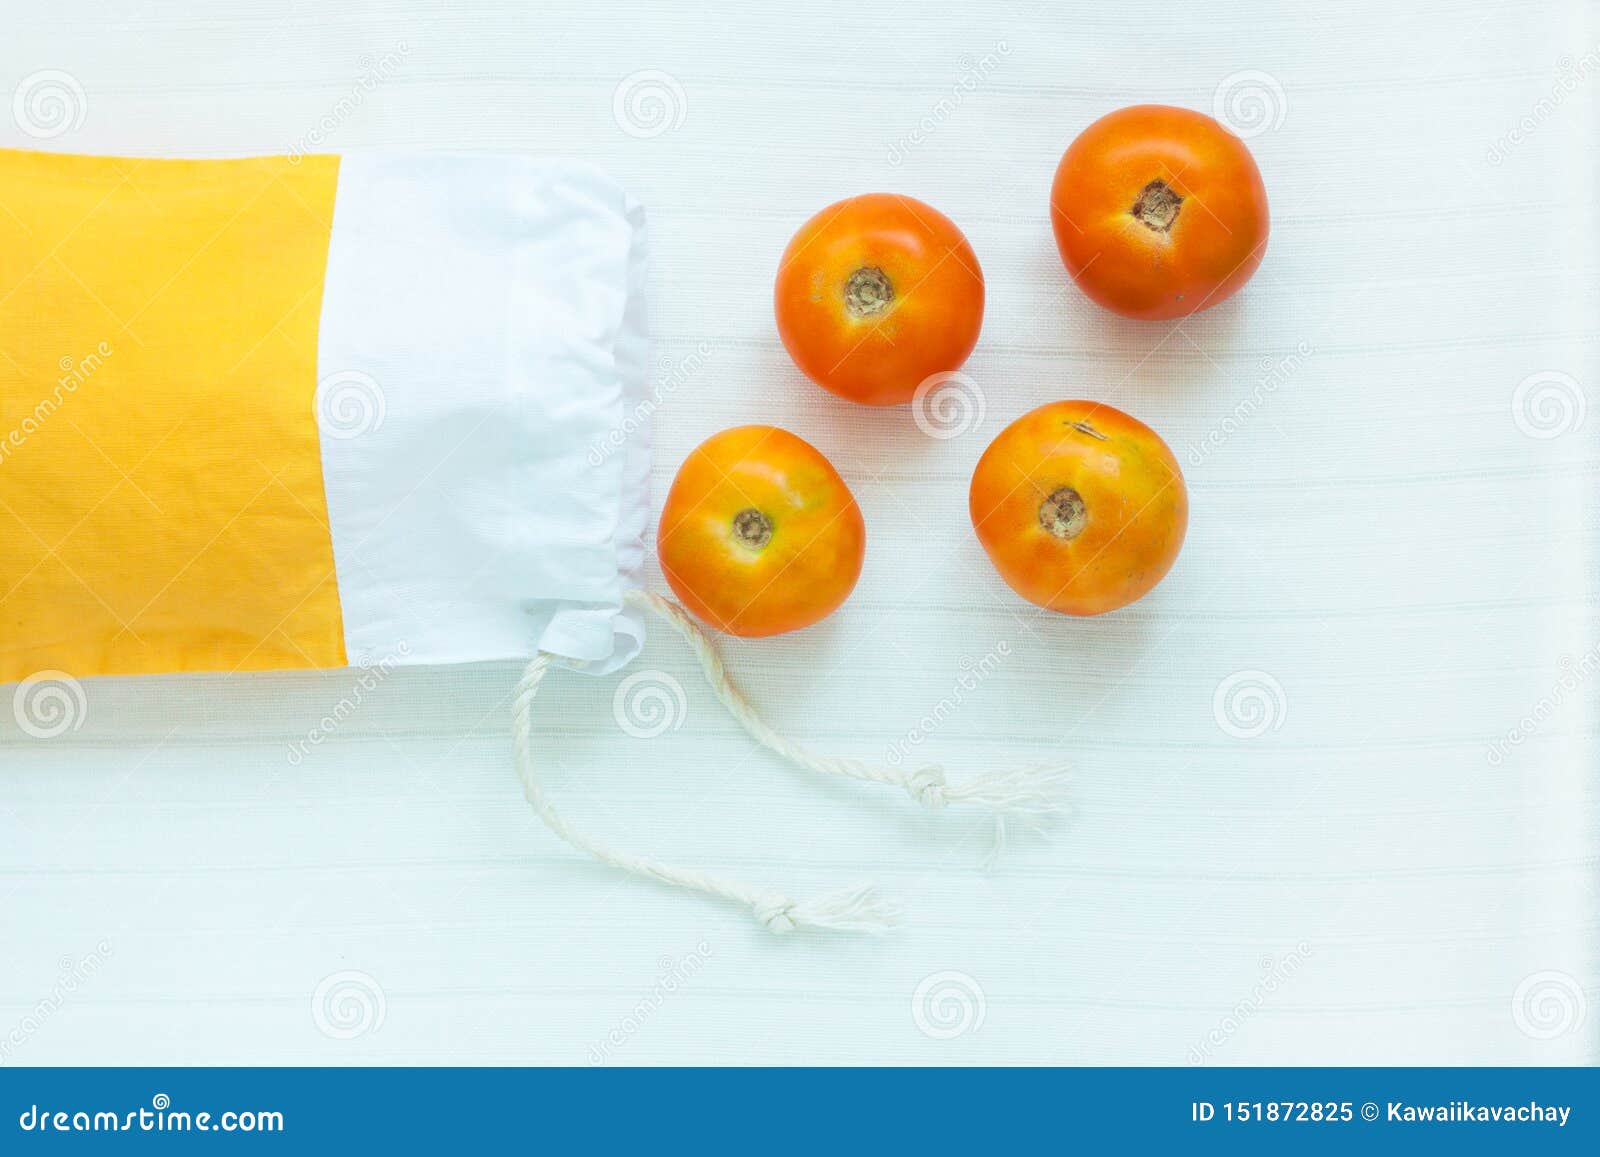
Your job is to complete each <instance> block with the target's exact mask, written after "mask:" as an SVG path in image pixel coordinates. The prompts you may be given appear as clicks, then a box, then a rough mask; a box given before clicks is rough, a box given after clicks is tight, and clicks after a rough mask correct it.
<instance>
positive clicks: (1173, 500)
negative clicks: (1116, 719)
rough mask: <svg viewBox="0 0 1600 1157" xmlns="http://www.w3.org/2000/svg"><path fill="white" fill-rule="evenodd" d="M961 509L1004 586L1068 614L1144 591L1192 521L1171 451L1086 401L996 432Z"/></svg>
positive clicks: (1096, 609) (1103, 607) (1042, 410)
mask: <svg viewBox="0 0 1600 1157" xmlns="http://www.w3.org/2000/svg"><path fill="white" fill-rule="evenodd" d="M967 505H968V510H969V512H970V513H971V515H972V526H973V529H974V530H976V531H977V532H978V541H979V542H981V543H982V544H983V549H984V550H985V551H986V552H987V553H988V555H989V560H990V561H991V562H993V563H994V565H995V569H996V570H998V571H999V572H1000V577H1001V578H1003V579H1005V581H1006V583H1007V584H1008V585H1009V586H1010V587H1011V589H1012V590H1014V591H1016V592H1017V594H1019V595H1021V596H1022V597H1023V598H1025V599H1027V600H1028V601H1029V602H1030V603H1034V604H1036V605H1038V606H1041V607H1047V608H1049V609H1050V610H1052V611H1061V612H1063V613H1065V614H1069V615H1098V614H1101V613H1103V612H1105V611H1114V610H1116V609H1117V608H1118V607H1122V606H1126V605H1127V604H1129V603H1131V602H1133V601H1134V600H1135V599H1137V598H1140V597H1142V596H1143V595H1145V594H1147V593H1148V592H1149V591H1150V589H1151V588H1152V587H1154V586H1155V585H1156V583H1158V582H1160V581H1161V579H1162V578H1163V577H1164V576H1165V575H1166V573H1167V572H1168V571H1169V570H1171V569H1172V564H1173V562H1174V561H1176V559H1177V557H1178V548H1179V547H1181V546H1182V545H1183V535H1184V531H1185V530H1186V529H1187V528H1188V525H1189V492H1188V489H1187V488H1186V487H1185V486H1184V484H1183V472H1182V471H1181V470H1179V469H1178V460H1177V459H1176V458H1174V457H1173V456H1172V451H1171V450H1170V449H1168V448H1167V444H1166V443H1165V442H1163V441H1162V440H1161V438H1160V437H1159V436H1158V435H1157V434H1156V432H1155V431H1154V430H1152V429H1150V427H1149V426H1146V425H1145V424H1144V423H1143V422H1140V421H1138V420H1137V419H1135V418H1131V417H1129V416H1128V415H1127V414H1124V413H1123V412H1122V411H1121V410H1114V409H1112V408H1111V407H1110V406H1103V405H1098V404H1096V403H1094V402H1051V403H1050V404H1049V405H1046V406H1040V407H1039V408H1038V409H1037V410H1034V411H1033V412H1032V413H1029V414H1024V415H1023V416H1022V417H1020V418H1018V419H1017V420H1016V421H1015V422H1013V423H1011V425H1009V426H1007V427H1006V428H1005V429H1004V430H1002V431H1001V432H1000V436H999V437H997V438H996V439H995V440H994V441H993V442H991V443H990V444H989V448H988V449H987V450H985V451H984V452H983V457H982V458H980V459H979V460H978V467H977V469H976V470H975V471H974V472H973V475H972V488H971V490H970V491H969V492H968V496H967Z"/></svg>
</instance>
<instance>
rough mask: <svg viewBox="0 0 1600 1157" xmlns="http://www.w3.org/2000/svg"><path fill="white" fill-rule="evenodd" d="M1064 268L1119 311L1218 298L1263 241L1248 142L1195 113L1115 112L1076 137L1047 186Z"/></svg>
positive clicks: (1262, 193)
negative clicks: (1065, 265)
mask: <svg viewBox="0 0 1600 1157" xmlns="http://www.w3.org/2000/svg"><path fill="white" fill-rule="evenodd" d="M1050 221H1051V224H1052V225H1053V226H1054V228H1055V234H1056V245H1057V246H1058V247H1059V248H1060V250H1061V259H1062V260H1063V261H1065V262H1066V263H1067V271H1068V272H1069V273H1071V274H1072V278H1073V280H1074V281H1076V282H1077V283H1078V285H1079V287H1081V288H1082V289H1083V291H1084V292H1085V293H1087V294H1088V295H1089V296H1090V297H1091V298H1093V299H1094V300H1095V301H1097V302H1099V303H1100V304H1101V305H1103V306H1105V307H1106V308H1107V309H1109V310H1112V311H1113V312H1116V313H1120V314H1122V315H1123V316H1125V317H1137V318H1145V319H1155V318H1168V317H1186V316H1187V315H1189V314H1191V313H1197V312H1199V311H1200V310H1202V309H1209V308H1210V307H1211V306H1213V305H1216V304H1218V303H1219V302H1222V301H1226V300H1227V299H1228V298H1229V297H1231V296H1232V295H1233V294H1234V293H1236V292H1237V291H1238V290H1239V289H1240V287H1241V286H1243V285H1244V283H1245V282H1247V281H1249V280H1250V275H1251V274H1253V273H1254V272H1255V271H1256V267H1257V266H1258V265H1260V264H1261V258H1262V255H1263V254H1264V253H1265V252H1266V249H1267V228H1268V215H1267V190H1266V186H1264V185H1263V184H1262V183H1261V171H1260V170H1259V169H1257V168H1256V163H1255V160H1254V158H1252V157H1251V156H1250V150H1249V149H1247V148H1245V146H1244V142H1243V141H1241V140H1240V139H1239V138H1238V137H1236V136H1234V135H1233V134H1232V133H1230V132H1229V131H1228V130H1227V129H1225V128H1223V127H1222V126H1221V125H1220V124H1218V123H1217V122H1216V121H1214V120H1212V119H1211V118H1210V117H1208V116H1205V115H1204V114H1202V113H1197V112H1191V111H1190V110H1189V109H1184V108H1168V107H1166V106H1165V105H1155V104H1143V105H1135V106H1134V107H1132V108H1125V109H1120V110H1118V111H1117V112H1114V113H1110V114H1108V115H1106V116H1103V117H1101V118H1100V119H1099V120H1097V121H1095V122H1094V124H1092V125H1090V126H1089V127H1088V128H1086V129H1084V130H1083V132H1082V133H1081V134H1080V135H1079V136H1078V139H1077V140H1075V141H1073V142H1072V145H1071V146H1070V147H1069V148H1068V149H1067V152H1066V155H1065V156H1063V157H1062V158H1061V164H1060V166H1059V167H1058V168H1057V169H1056V179H1055V184H1054V185H1053V186H1052V187H1051V189H1050Z"/></svg>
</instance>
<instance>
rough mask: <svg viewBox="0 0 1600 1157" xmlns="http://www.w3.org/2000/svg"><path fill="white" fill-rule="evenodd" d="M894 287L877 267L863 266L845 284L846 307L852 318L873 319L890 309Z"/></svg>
mask: <svg viewBox="0 0 1600 1157" xmlns="http://www.w3.org/2000/svg"><path fill="white" fill-rule="evenodd" d="M893 300H894V285H893V283H891V282H890V280H889V275H888V274H886V273H885V272H884V271H883V270H881V269H879V268H878V267H877V266H876V265H863V266H862V267H861V268H860V269H858V270H856V271H855V272H854V273H852V274H851V275H850V280H848V281H846V282H845V283H844V307H845V310H846V311H847V312H848V313H849V314H850V316H851V317H856V318H861V317H872V316H873V315H874V314H879V313H882V312H883V311H884V310H886V309H888V308H889V303H890V302H892V301H893Z"/></svg>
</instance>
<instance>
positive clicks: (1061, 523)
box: [1039, 486, 1089, 539]
mask: <svg viewBox="0 0 1600 1157" xmlns="http://www.w3.org/2000/svg"><path fill="white" fill-rule="evenodd" d="M1039 525H1040V526H1042V527H1044V528H1045V529H1046V530H1048V531H1049V532H1050V533H1051V534H1053V535H1055V536H1056V537H1057V538H1060V539H1072V538H1077V537H1078V535H1080V534H1082V533H1083V528H1084V527H1085V526H1087V525H1089V508H1088V507H1087V506H1086V505H1084V501H1083V495H1081V494H1079V493H1078V492H1077V491H1076V490H1074V489H1073V488H1072V487H1070V486H1061V487H1058V488H1057V489H1055V490H1053V491H1051V492H1050V496H1049V497H1048V498H1046V499H1045V500H1044V501H1043V502H1041V503H1039Z"/></svg>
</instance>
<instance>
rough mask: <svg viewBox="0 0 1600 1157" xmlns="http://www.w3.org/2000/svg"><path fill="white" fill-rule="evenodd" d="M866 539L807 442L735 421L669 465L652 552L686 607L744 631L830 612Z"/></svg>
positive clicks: (761, 631)
mask: <svg viewBox="0 0 1600 1157" xmlns="http://www.w3.org/2000/svg"><path fill="white" fill-rule="evenodd" d="M866 541H867V528H866V523H865V522H864V521H863V520H862V518H861V508H860V507H859V506H857V505H856V500H855V496H854V495H852V494H851V493H850V488H849V487H848V486H846V485H845V483H844V479H842V478H840V477H839V474H838V471H836V470H835V469H834V468H833V465H832V464H831V463H830V462H829V461H828V460H827V459H826V458H824V457H823V456H822V453H821V452H820V451H819V450H817V448H816V447H815V446H813V445H811V443H809V442H807V441H805V440H804V439H801V438H797V437H795V436H794V435H793V434H791V433H789V432H788V431H787V430H780V429H778V428H777V427H776V426H737V427H735V428H733V429H731V430H724V431H722V433H720V434H714V435H712V436H711V437H710V438H707V439H706V440H705V441H704V442H702V443H701V444H700V445H699V446H697V447H696V448H695V450H694V451H693V452H692V453H691V454H690V455H689V457H688V459H687V460H686V461H685V462H684V464H683V465H682V466H681V467H679V469H678V475H677V477H676V478H674V479H673V480H672V489H671V490H670V491H668V493H667V501H666V504H665V505H664V506H663V507H662V510H661V524H660V526H659V528H658V529H657V531H656V557H657V558H659V559H660V561H661V570H662V573H663V574H664V575H666V579H667V584H668V585H669V586H671V587H672V590H673V592H674V593H675V594H676V595H677V596H678V599H679V601H681V602H682V603H683V605H684V606H686V607H688V608H689V610H690V611H691V612H692V613H693V614H695V615H696V616H697V617H699V618H701V619H703V620H705V621H706V622H708V623H710V624H711V625H712V626H714V627H716V628H717V629H719V630H722V631H726V632H728V633H729V634H730V635H743V636H746V637H751V638H755V637H760V636H763V635H777V634H781V633H783V632H784V631H794V630H798V629H799V628H801V627H809V626H810V625H811V624H812V623H815V622H817V621H818V620H820V619H824V618H826V617H827V616H828V615H830V614H832V613H833V612H834V611H835V610H836V609H838V607H839V605H840V604H841V603H843V602H844V600H845V599H846V598H848V597H849V595H850V592H851V591H852V590H854V589H855V585H856V579H858V578H859V577H860V576H861V561H862V559H863V557H864V556H865V554H866Z"/></svg>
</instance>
